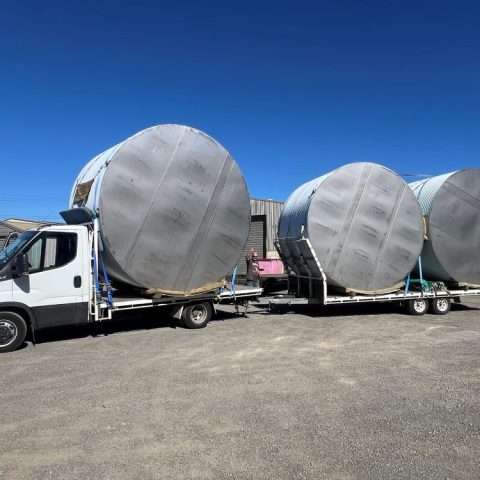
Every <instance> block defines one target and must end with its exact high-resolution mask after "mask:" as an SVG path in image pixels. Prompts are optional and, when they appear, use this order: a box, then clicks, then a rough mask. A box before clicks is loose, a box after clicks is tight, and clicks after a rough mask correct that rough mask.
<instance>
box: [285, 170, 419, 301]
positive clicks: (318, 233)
mask: <svg viewBox="0 0 480 480" xmlns="http://www.w3.org/2000/svg"><path fill="white" fill-rule="evenodd" d="M278 240H279V248H280V251H281V253H282V257H283V258H284V259H285V261H286V262H287V264H288V266H289V267H290V268H292V269H293V270H294V271H296V272H297V273H298V274H300V275H311V276H316V277H320V276H321V271H320V270H319V268H318V266H317V265H318V264H320V266H321V268H322V269H323V272H324V274H325V275H326V277H327V280H328V282H329V284H330V285H333V286H337V287H342V288H346V289H351V290H355V291H362V292H373V291H381V290H385V289H389V288H391V287H393V286H394V285H396V284H398V283H400V282H401V281H402V280H404V279H405V277H406V276H407V275H408V273H409V272H410V271H411V269H412V268H413V266H414V265H415V262H416V261H417V258H418V255H419V254H420V251H421V249H422V244H423V221H422V214H421V210H420V206H419V205H418V202H417V199H416V198H415V195H413V193H412V191H411V189H410V188H409V186H408V184H407V183H406V182H404V180H403V179H402V178H401V177H399V176H398V175H396V174H395V173H394V172H392V171H391V170H389V169H387V168H385V167H382V166H380V165H377V164H373V163H352V164H349V165H345V166H343V167H341V168H338V169H337V170H334V171H333V172H331V173H328V174H326V175H323V176H322V177H319V178H316V179H315V180H312V181H310V182H308V183H305V184H304V185H302V186H301V187H299V188H298V189H297V190H295V191H294V192H293V193H292V195H291V196H290V197H289V198H288V200H287V202H286V203H285V205H284V208H283V211H282V214H281V217H280V223H279V229H278ZM307 240H308V242H309V243H310V245H311V249H310V246H309V245H308V244H307ZM313 260H315V261H313Z"/></svg>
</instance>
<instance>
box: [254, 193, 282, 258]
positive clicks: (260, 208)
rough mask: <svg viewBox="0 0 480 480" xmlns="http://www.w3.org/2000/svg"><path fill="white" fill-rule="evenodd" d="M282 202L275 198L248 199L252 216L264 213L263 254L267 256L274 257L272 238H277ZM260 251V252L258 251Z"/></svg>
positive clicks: (275, 252) (274, 250)
mask: <svg viewBox="0 0 480 480" xmlns="http://www.w3.org/2000/svg"><path fill="white" fill-rule="evenodd" d="M283 203H284V202H279V201H277V200H270V199H268V200H262V199H259V198H251V199H250V208H251V210H252V217H253V216H255V215H265V220H266V222H265V249H266V251H265V252H264V254H263V255H264V256H265V257H267V258H270V257H272V256H273V257H276V256H277V255H276V254H277V251H276V249H275V245H274V243H273V242H274V240H275V239H276V238H277V228H278V222H279V220H280V213H281V212H282V208H283ZM259 253H260V252H259Z"/></svg>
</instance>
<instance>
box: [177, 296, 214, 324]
mask: <svg viewBox="0 0 480 480" xmlns="http://www.w3.org/2000/svg"><path fill="white" fill-rule="evenodd" d="M211 318H212V306H211V305H210V303H209V302H203V303H195V304H193V305H188V306H186V307H185V308H184V309H183V312H182V323H183V325H185V327H187V328H204V327H206V326H207V323H208V322H209V321H210V320H211Z"/></svg>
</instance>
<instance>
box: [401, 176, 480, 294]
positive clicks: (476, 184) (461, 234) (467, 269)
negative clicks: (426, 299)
mask: <svg viewBox="0 0 480 480" xmlns="http://www.w3.org/2000/svg"><path fill="white" fill-rule="evenodd" d="M410 186H411V187H412V189H413V192H414V193H415V195H416V196H417V198H418V201H419V202H420V205H421V207H422V210H423V212H424V214H425V216H426V220H427V235H428V241H427V242H425V247H424V249H423V252H422V266H423V274H424V276H425V278H428V279H431V280H442V281H446V282H457V283H462V282H465V283H471V284H476V285H478V284H480V169H478V168H469V169H465V170H459V171H457V172H452V173H446V174H444V175H439V176H437V177H432V178H428V179H426V180H421V181H419V182H414V183H412V184H410Z"/></svg>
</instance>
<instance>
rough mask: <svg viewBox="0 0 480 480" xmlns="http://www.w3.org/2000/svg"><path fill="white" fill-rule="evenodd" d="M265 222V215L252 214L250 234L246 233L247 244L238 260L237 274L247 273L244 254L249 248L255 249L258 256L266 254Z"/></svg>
mask: <svg viewBox="0 0 480 480" xmlns="http://www.w3.org/2000/svg"><path fill="white" fill-rule="evenodd" d="M266 223H267V222H266V215H252V221H251V223H250V234H249V235H248V240H247V244H246V245H245V250H244V252H243V255H242V258H241V259H240V261H239V262H238V270H237V273H238V275H246V273H247V263H246V261H245V256H246V255H247V254H248V252H250V249H251V248H254V249H255V250H256V251H257V253H258V255H259V257H260V258H262V257H264V256H265V255H266V244H265V230H266V229H265V225H266Z"/></svg>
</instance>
